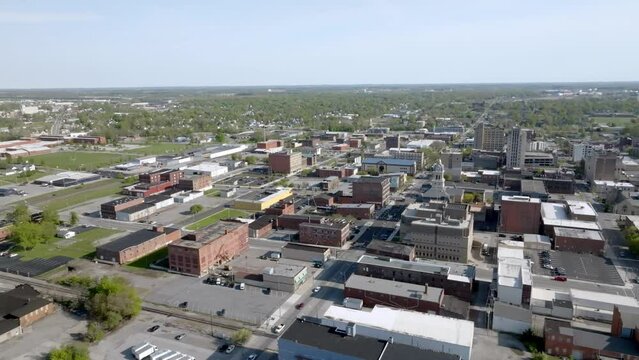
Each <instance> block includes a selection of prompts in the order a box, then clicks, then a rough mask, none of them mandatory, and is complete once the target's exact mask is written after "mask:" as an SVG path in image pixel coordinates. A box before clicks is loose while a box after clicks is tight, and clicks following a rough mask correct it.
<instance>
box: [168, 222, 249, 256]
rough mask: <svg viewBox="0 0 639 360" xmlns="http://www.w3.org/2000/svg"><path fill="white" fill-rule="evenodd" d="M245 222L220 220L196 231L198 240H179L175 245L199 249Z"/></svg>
mask: <svg viewBox="0 0 639 360" xmlns="http://www.w3.org/2000/svg"><path fill="white" fill-rule="evenodd" d="M244 225H245V224H244V223H241V222H234V221H224V220H222V221H218V222H216V223H215V224H213V225H209V226H207V227H204V228H202V229H200V230H198V231H196V232H195V234H196V237H197V240H186V239H182V240H178V241H176V242H174V243H173V245H175V246H182V247H189V248H193V249H199V248H201V247H202V246H204V245H208V244H210V243H212V242H214V241H216V240H217V239H219V238H220V237H221V236H223V235H226V234H227V233H229V232H231V231H233V230H235V229H237V228H238V227H240V226H244Z"/></svg>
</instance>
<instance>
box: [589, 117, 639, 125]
mask: <svg viewBox="0 0 639 360" xmlns="http://www.w3.org/2000/svg"><path fill="white" fill-rule="evenodd" d="M634 119H636V118H632V117H604V116H601V117H592V118H590V120H592V121H594V122H595V124H597V125H610V124H613V126H626V125H628V124H630V123H631V122H632V120H634Z"/></svg>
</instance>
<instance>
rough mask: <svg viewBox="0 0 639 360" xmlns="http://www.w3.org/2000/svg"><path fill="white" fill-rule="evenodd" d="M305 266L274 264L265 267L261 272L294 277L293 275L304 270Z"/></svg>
mask: <svg viewBox="0 0 639 360" xmlns="http://www.w3.org/2000/svg"><path fill="white" fill-rule="evenodd" d="M305 268H306V266H301V265H291V264H277V265H275V266H268V267H265V268H264V270H263V271H262V274H264V275H267V274H268V275H272V276H282V277H294V276H295V275H297V274H299V273H300V272H302V271H304V269H305Z"/></svg>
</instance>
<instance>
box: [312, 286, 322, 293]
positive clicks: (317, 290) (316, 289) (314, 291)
mask: <svg viewBox="0 0 639 360" xmlns="http://www.w3.org/2000/svg"><path fill="white" fill-rule="evenodd" d="M320 290H322V287H321V286H316V287H315V288H314V289H313V293H318V292H319V291H320Z"/></svg>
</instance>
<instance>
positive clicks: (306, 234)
mask: <svg viewBox="0 0 639 360" xmlns="http://www.w3.org/2000/svg"><path fill="white" fill-rule="evenodd" d="M299 231H300V243H302V244H311V245H322V246H334V247H342V246H344V244H345V243H346V240H348V236H349V235H350V233H351V226H350V224H349V223H348V222H346V221H331V222H322V223H319V224H317V223H311V222H304V223H301V224H300V225H299Z"/></svg>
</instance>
